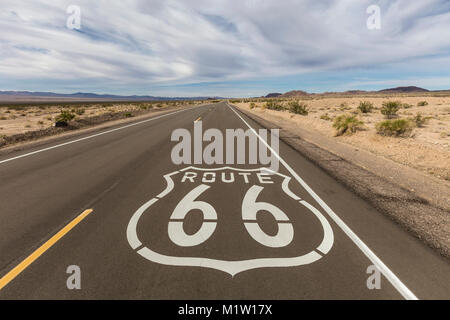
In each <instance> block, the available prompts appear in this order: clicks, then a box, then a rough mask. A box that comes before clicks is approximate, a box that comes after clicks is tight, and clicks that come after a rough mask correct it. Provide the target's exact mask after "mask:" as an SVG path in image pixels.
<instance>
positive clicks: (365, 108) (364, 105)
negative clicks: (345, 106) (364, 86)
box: [358, 101, 373, 113]
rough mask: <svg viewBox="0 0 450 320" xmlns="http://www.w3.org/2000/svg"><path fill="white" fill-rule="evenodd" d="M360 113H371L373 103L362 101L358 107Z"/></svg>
mask: <svg viewBox="0 0 450 320" xmlns="http://www.w3.org/2000/svg"><path fill="white" fill-rule="evenodd" d="M358 109H359V111H361V112H362V113H369V112H372V110H373V103H372V102H370V101H361V102H360V103H359V106H358Z"/></svg>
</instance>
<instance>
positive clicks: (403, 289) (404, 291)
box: [228, 104, 418, 300]
mask: <svg viewBox="0 0 450 320" xmlns="http://www.w3.org/2000/svg"><path fill="white" fill-rule="evenodd" d="M228 107H229V108H230V109H231V110H232V111H233V112H234V113H235V114H236V115H237V116H238V117H239V118H240V119H241V120H242V121H243V122H244V123H245V124H246V125H247V127H248V128H249V129H250V130H251V131H252V132H253V133H254V134H255V135H256V136H257V137H258V139H259V140H261V141H262V142H263V143H264V144H265V145H266V146H267V148H269V150H270V151H271V152H272V153H273V154H274V155H275V156H276V157H277V158H278V160H279V161H280V162H281V164H283V166H284V167H285V168H286V169H287V170H288V171H289V173H290V174H291V175H292V176H293V177H294V178H295V179H296V180H297V181H298V182H299V183H300V185H301V186H303V188H305V190H306V191H307V192H308V193H309V194H310V195H311V196H312V197H313V198H314V199H315V200H316V201H317V203H318V204H319V205H320V206H321V207H322V208H323V209H324V210H325V211H326V212H327V213H328V215H329V216H330V218H331V219H333V221H334V222H335V223H336V224H337V225H338V226H339V227H340V228H341V229H342V231H344V233H345V234H346V235H347V236H348V237H349V238H350V239H351V240H352V241H353V243H355V244H356V245H357V246H358V248H359V249H360V250H361V251H362V252H363V253H364V254H365V255H366V257H367V258H369V260H370V261H372V263H373V264H374V265H375V266H376V267H377V268H378V270H380V272H381V273H382V274H383V275H384V276H385V277H386V278H387V279H388V281H389V282H390V283H391V284H392V286H393V287H394V288H395V289H397V291H398V292H399V293H400V294H401V295H402V296H403V297H404V298H405V299H407V300H418V298H417V297H416V296H415V295H414V293H412V291H411V290H409V289H408V287H407V286H406V285H405V284H403V282H402V281H401V280H400V279H399V278H398V277H397V276H396V275H395V274H394V273H393V272H392V271H391V270H390V269H389V268H388V267H387V266H386V265H385V264H384V263H383V261H381V259H380V258H378V257H377V255H376V254H375V253H374V252H373V251H372V250H370V248H369V247H368V246H367V245H366V244H365V243H364V242H363V241H362V240H361V239H360V238H359V237H358V236H357V235H356V234H355V233H354V232H353V231H352V230H351V229H350V227H348V226H347V225H346V224H345V222H344V221H343V220H342V219H341V218H339V216H338V215H337V214H336V213H334V211H333V210H332V209H331V208H330V207H329V206H328V205H327V204H326V203H325V202H324V201H323V200H322V199H321V198H320V197H319V196H318V195H317V194H316V193H315V192H314V190H312V189H311V188H310V187H309V186H308V184H306V182H305V181H303V179H302V178H300V176H299V175H298V174H297V173H296V172H295V171H294V169H292V167H291V166H290V165H289V164H287V162H286V161H284V160H283V158H281V156H280V155H279V154H278V153H276V152H275V150H273V149H272V147H271V146H270V145H269V144H268V143H267V142H266V141H265V140H264V139H263V138H261V137H260V136H259V134H258V133H257V132H256V130H255V129H253V128H252V127H251V126H250V125H249V124H248V122H247V121H245V120H244V118H242V117H241V115H240V114H239V113H238V112H237V111H236V110H234V108H232V107H231V106H230V105H229V104H228Z"/></svg>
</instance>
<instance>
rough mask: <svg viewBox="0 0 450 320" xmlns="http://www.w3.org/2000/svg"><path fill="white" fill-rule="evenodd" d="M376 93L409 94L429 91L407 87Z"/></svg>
mask: <svg viewBox="0 0 450 320" xmlns="http://www.w3.org/2000/svg"><path fill="white" fill-rule="evenodd" d="M378 92H381V93H409V92H430V90H427V89H424V88H419V87H415V86H409V87H397V88H389V89H383V90H380V91H378Z"/></svg>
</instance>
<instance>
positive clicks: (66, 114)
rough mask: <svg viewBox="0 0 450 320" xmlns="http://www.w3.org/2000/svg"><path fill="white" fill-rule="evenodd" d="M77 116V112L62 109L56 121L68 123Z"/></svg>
mask: <svg viewBox="0 0 450 320" xmlns="http://www.w3.org/2000/svg"><path fill="white" fill-rule="evenodd" d="M74 118H75V114H74V113H72V112H70V111H68V110H61V112H60V114H58V115H57V116H56V118H55V122H57V123H60V124H66V125H67V123H69V122H70V121H72V120H73V119H74Z"/></svg>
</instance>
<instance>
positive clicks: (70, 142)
mask: <svg viewBox="0 0 450 320" xmlns="http://www.w3.org/2000/svg"><path fill="white" fill-rule="evenodd" d="M198 107H201V106H198ZM198 107H194V108H192V109H195V108H198ZM192 109H184V110H178V111H175V112H171V113H166V114H163V115H161V116H157V117H154V118H150V119H146V120H143V121H139V122H135V123H132V124H128V125H126V126H123V127H119V128H115V129H111V130H107V131H103V132H100V133H97V134H93V135H91V136H88V137H84V138H80V139H76V140H72V141H68V142H64V143H61V144H57V145H55V146H52V147H48V148H44V149H40V150H36V151H33V152H29V153H25V154H22V155H20V156H17V157H13V158H9V159H6V160H1V161H0V164H2V163H5V162H9V161H13V160H17V159H20V158H24V157H28V156H31V155H34V154H37V153H41V152H44V151H48V150H52V149H55V148H59V147H63V146H66V145H68V144H72V143H76V142H80V141H84V140H88V139H92V138H95V137H98V136H101V135H104V134H107V133H111V132H114V131H118V130H122V129H126V128H129V127H133V126H137V125H139V124H143V123H146V122H150V121H153V120H157V119H161V118H163V117H167V116H170V115H173V114H176V113H179V112H184V111H188V110H192Z"/></svg>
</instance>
